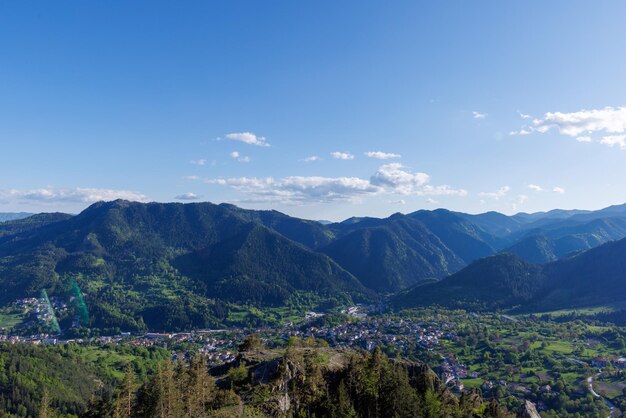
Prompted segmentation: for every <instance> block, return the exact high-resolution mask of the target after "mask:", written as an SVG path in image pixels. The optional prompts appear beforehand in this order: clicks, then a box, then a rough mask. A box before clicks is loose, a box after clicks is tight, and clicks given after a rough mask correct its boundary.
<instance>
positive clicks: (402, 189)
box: [206, 163, 467, 205]
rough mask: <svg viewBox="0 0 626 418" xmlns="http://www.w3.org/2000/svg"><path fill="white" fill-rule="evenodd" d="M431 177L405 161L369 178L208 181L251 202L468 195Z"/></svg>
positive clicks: (224, 179)
mask: <svg viewBox="0 0 626 418" xmlns="http://www.w3.org/2000/svg"><path fill="white" fill-rule="evenodd" d="M429 180H430V177H429V176H428V175H427V174H425V173H412V172H410V171H408V170H407V169H406V168H405V167H403V166H402V165H401V164H398V163H393V164H386V165H383V166H381V167H380V168H379V169H378V171H377V172H376V173H375V174H374V175H373V176H372V177H371V178H370V179H369V180H365V179H361V178H358V177H320V176H310V177H303V176H290V177H285V178H281V179H274V178H272V177H265V178H257V177H239V178H220V179H209V180H206V183H208V184H216V185H221V186H228V187H231V188H233V189H235V190H238V191H240V192H243V193H245V194H247V195H249V196H250V199H249V200H248V201H249V202H280V203H284V204H296V205H301V204H306V203H319V202H333V201H359V200H360V199H362V198H364V197H369V196H375V195H379V194H383V193H385V194H400V195H417V196H444V195H448V196H466V195H467V192H466V191H465V190H463V189H454V188H452V187H450V186H447V185H441V186H432V185H430V184H427V183H428V181H429Z"/></svg>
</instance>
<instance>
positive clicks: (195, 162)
mask: <svg viewBox="0 0 626 418" xmlns="http://www.w3.org/2000/svg"><path fill="white" fill-rule="evenodd" d="M189 162H190V163H191V164H194V165H205V164H206V160H204V159H200V160H191V161H189Z"/></svg>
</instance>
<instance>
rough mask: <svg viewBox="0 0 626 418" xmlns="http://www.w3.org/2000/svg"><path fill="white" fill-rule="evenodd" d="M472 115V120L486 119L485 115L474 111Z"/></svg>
mask: <svg viewBox="0 0 626 418" xmlns="http://www.w3.org/2000/svg"><path fill="white" fill-rule="evenodd" d="M472 115H473V117H474V119H485V118H486V117H487V113H480V112H476V111H473V112H472Z"/></svg>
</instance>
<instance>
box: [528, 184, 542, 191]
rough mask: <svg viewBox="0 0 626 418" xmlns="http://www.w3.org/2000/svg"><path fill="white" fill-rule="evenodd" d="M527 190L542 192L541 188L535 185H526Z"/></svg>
mask: <svg viewBox="0 0 626 418" xmlns="http://www.w3.org/2000/svg"><path fill="white" fill-rule="evenodd" d="M528 188H529V189H530V190H533V191H535V192H542V191H543V187H541V186H538V185H536V184H529V185H528Z"/></svg>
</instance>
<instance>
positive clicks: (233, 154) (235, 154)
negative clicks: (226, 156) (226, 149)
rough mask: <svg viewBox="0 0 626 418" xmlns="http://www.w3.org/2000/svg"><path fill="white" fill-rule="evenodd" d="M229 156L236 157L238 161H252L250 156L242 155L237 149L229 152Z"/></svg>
mask: <svg viewBox="0 0 626 418" xmlns="http://www.w3.org/2000/svg"><path fill="white" fill-rule="evenodd" d="M230 157H231V158H234V159H236V160H237V161H239V162H240V163H249V162H250V161H252V159H251V158H250V157H247V156H243V155H241V154H240V153H239V152H238V151H233V152H231V153H230Z"/></svg>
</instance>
